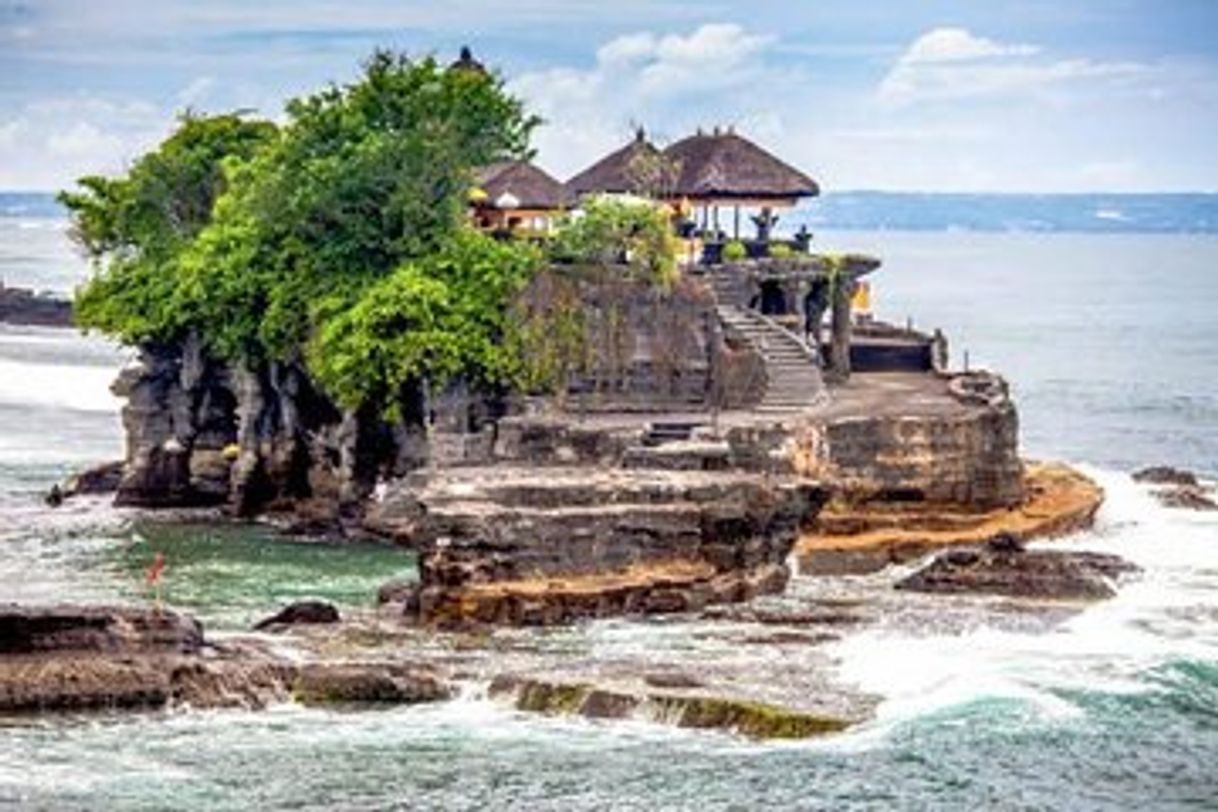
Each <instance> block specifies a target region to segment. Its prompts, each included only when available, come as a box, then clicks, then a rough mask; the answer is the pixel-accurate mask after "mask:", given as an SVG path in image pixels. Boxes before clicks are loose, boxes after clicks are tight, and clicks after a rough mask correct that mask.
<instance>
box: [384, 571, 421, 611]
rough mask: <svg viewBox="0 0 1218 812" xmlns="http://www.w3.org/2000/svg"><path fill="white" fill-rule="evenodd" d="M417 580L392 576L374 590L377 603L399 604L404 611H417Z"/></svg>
mask: <svg viewBox="0 0 1218 812" xmlns="http://www.w3.org/2000/svg"><path fill="white" fill-rule="evenodd" d="M419 588H420V587H419V582H418V581H407V580H404V579H401V578H394V579H393V580H391V581H386V582H385V583H383V584H381V586H380V588H379V589H377V591H376V602H377V604H378V605H381V606H383V605H385V604H387V603H394V604H401V606H402V608H403V611H404V612H407V613H409V612H411V610H414V611H417V610H418V606H419Z"/></svg>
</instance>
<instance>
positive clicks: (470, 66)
mask: <svg viewBox="0 0 1218 812" xmlns="http://www.w3.org/2000/svg"><path fill="white" fill-rule="evenodd" d="M448 69H449V70H467V71H471V72H473V73H486V66H485V65H483V64H482V63H481V62H479V61H478V60H477V59H474V54H473V51H471V50H470V49H469V46H468V45H466V46H464V47H462V48H461V55H460V56H459V57H458V58H457V59H456V60H454V61H453V62H452V64H450V65H449V66H448Z"/></svg>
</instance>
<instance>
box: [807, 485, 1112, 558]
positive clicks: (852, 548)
mask: <svg viewBox="0 0 1218 812" xmlns="http://www.w3.org/2000/svg"><path fill="white" fill-rule="evenodd" d="M1025 471H1026V473H1025V477H1024V487H1023V492H1024V499H1023V501H1022V502H1021V503H1020V504H1018V505H1016V506H1013V507H1009V508H998V509H991V510H978V509H977V507H976V506H973V505H968V504H935V503H930V504H927V503H924V502H917V501H914V502H908V501H899V500H891V501H883V500H877V501H869V502H862V503H855V502H851V501H848V500H835V501H833V502H831V503H830V504H829V505H826V507H825V509H824V510H822V511H821V512H820V514H818V516H817V518H816V523H815V526H814V527H813V528H812V531H811V532H809V533H807V534H805V535H804V536H802V537H801V538H800V540H799V543H798V544H797V545H796V548H795V554H796V556H797V558H798V560H799V568H800V572H803V573H806V574H813V575H848V574H863V573H868V572H876V571H878V570H882V569H884V568H885V567H887V566H890V565H892V564H900V563H905V562H909V561H913V560H915V559H918V558H920V557H922V556H924V555H926V554H927V553H928V552H931V551H933V550H935V549H938V548H940V547H948V546H958V545H978V544H984V543H985V542H987V541H989V540H990V539H992V538H995V537H997V536H1002V535H1011V536H1015V537H1016V538H1019V539H1031V538H1053V537H1057V536H1064V535H1067V534H1070V533H1076V532H1079V531H1081V530H1085V529H1087V528H1089V527H1091V525H1092V524H1093V522H1094V520H1095V515H1096V512H1097V511H1098V510H1099V508H1100V505H1101V504H1103V501H1104V491H1103V489H1101V488H1100V486H1099V485H1097V484H1096V483H1095V482H1094V481H1092V480H1091V479H1090V478H1088V477H1087V476H1086V475H1084V474H1082V473H1081V472H1079V471H1076V470H1075V469H1073V468H1070V467H1069V466H1066V465H1061V464H1058V463H1030V464H1028V465H1027V466H1026V469H1025Z"/></svg>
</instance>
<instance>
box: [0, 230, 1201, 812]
mask: <svg viewBox="0 0 1218 812" xmlns="http://www.w3.org/2000/svg"><path fill="white" fill-rule="evenodd" d="M51 233H53V232H51ZM2 235H3V232H2V231H0V240H3V239H4V237H3V236H2ZM818 239H819V240H820V241H821V242H822V244H823V245H824V246H825V247H828V248H853V249H863V250H873V251H875V252H876V253H878V254H880V255H882V256H883V257H884V258H885V261H886V265H885V268H884V269H883V270H881V271H880V272H879V274H877V276H876V278H875V284H876V292H875V297H874V299H875V303H876V308H877V311H878V312H879V314H880V315H882V316H886V317H889V318H892V319H894V320H898V321H903V320H904V317H905V316H906V314H911V315H914V316H916V322H917V323H918V324H921V325H925V326H936V325H938V326H943V327H944V328H945V329H947V330H948V331H949V334H950V335H951V337H952V339H953V348H954V350H955V351H956V353H957V358H959V357H960V353H961V352H962V351H963V350H964V349H967V350H968V352H969V358H970V363H972V364H973V365H980V364H987V365H993V366H995V367H996V368H998V369H1001V370H1002V371H1004V372H1006V373H1007V374H1008V375H1009V376H1010V377H1011V379H1012V382H1013V384H1014V386H1015V388H1016V391H1017V394H1018V397H1019V401H1020V405H1021V415H1022V419H1023V437H1024V443H1025V447H1026V448H1027V450H1028V451H1029V453H1032V454H1037V455H1042V456H1046V457H1056V458H1064V459H1067V460H1070V461H1074V462H1077V463H1082V464H1084V465H1085V466H1087V468H1088V470H1089V471H1090V472H1091V473H1093V474H1094V475H1095V476H1096V477H1097V478H1098V479H1099V480H1100V481H1101V482H1102V484H1103V485H1104V486H1105V488H1106V489H1107V490H1108V494H1109V498H1108V502H1107V504H1106V505H1105V507H1104V509H1103V510H1102V512H1101V515H1100V517H1099V522H1098V525H1097V527H1096V529H1095V530H1094V531H1093V532H1089V533H1086V534H1082V535H1080V536H1078V537H1076V538H1074V539H1071V540H1068V541H1065V542H1059V544H1065V545H1067V546H1073V547H1077V548H1080V549H1092V550H1101V551H1111V552H1116V553H1119V554H1121V555H1124V556H1126V557H1128V558H1130V559H1132V560H1133V561H1135V562H1137V563H1138V564H1140V565H1141V566H1143V567H1144V568H1145V574H1144V575H1143V576H1142V577H1141V578H1140V579H1139V580H1137V581H1136V582H1134V583H1132V584H1130V585H1128V586H1126V587H1125V588H1123V589H1122V591H1121V593H1120V595H1119V596H1118V597H1117V598H1116V599H1114V600H1112V601H1108V602H1106V603H1103V604H1099V605H1097V606H1095V607H1092V608H1089V609H1087V610H1086V611H1084V612H1081V613H1080V614H1078V615H1077V616H1075V617H1073V618H1070V619H1069V620H1067V621H1066V622H1064V623H1061V624H1059V625H1055V626H1052V627H1051V628H1049V629H1048V630H1040V631H1030V630H1021V629H1020V628H996V627H994V626H992V625H988V624H986V623H984V622H981V621H978V622H977V623H973V624H970V623H961V622H959V620H958V619H957V620H956V622H952V623H944V624H942V625H936V624H926V623H923V622H920V621H919V622H914V621H912V620H911V619H910V618H906V617H902V616H901V615H900V613H894V615H893V616H892V617H891V618H887V619H886V622H884V623H881V624H879V625H878V626H875V627H869V628H868V629H867V630H865V631H863V632H860V633H857V634H851V635H848V636H847V637H846V638H844V639H843V640H842V641H841V642H840V643H837V644H834V645H832V646H831V647H830V648H829V652H830V654H831V655H832V656H833V658H834V660H835V662H836V666H835V668H836V670H837V672H838V676H839V678H840V679H841V680H843V681H845V682H847V683H850V684H853V685H856V686H857V687H858V688H859V689H860V690H863V691H866V692H870V693H875V694H878V695H880V696H882V697H884V701H883V703H882V704H881V705H880V706H879V708H878V709H877V715H876V718H875V720H874V721H873V722H870V723H868V724H866V725H864V726H862V727H861V728H859V729H857V730H855V731H853V732H851V733H849V734H847V735H844V736H840V737H836V738H831V739H827V740H824V741H816V742H804V743H797V744H757V743H751V742H746V741H743V740H739V739H736V738H733V737H731V736H728V735H719V734H699V733H692V732H685V731H676V730H672V729H669V728H666V727H661V726H658V725H650V724H643V723H633V722H632V723H614V724H601V723H596V722H591V721H583V720H551V719H543V718H538V717H536V716H529V715H524V714H518V713H515V712H512V711H509V710H506V709H505V708H503V707H501V706H499V705H497V704H495V703H491V702H489V701H486V700H485V699H483V698H481V697H480V696H478V695H477V694H476V693H473V694H471V695H468V696H464V697H462V698H461V699H459V700H457V701H454V702H449V703H443V704H440V705H435V706H430V707H421V708H403V709H394V710H388V711H370V712H345V713H344V712H330V711H320V710H310V709H303V708H298V707H295V706H284V707H279V708H275V709H272V710H271V711H269V712H265V713H247V712H236V711H223V712H176V713H168V714H148V715H138V716H126V717H105V716H101V717H99V716H88V717H79V718H56V719H41V720H36V721H26V722H20V723H16V722H14V723H12V724H9V725H7V726H6V727H4V728H3V730H2V732H0V807H12V808H34V809H38V808H45V809H119V810H121V809H141V810H143V809H281V808H289V809H384V808H421V809H491V808H493V809H506V808H513V809H539V810H544V809H553V810H568V809H697V810H721V809H739V810H752V809H759V808H776V809H877V808H878V809H888V808H910V809H978V808H986V809H990V808H992V809H1070V810H1075V809H1190V808H1191V809H1213V808H1218V778H1216V777H1215V775H1216V774H1215V771H1214V767H1213V765H1214V764H1215V763H1216V762H1218V518H1215V517H1214V516H1212V515H1204V514H1192V513H1182V512H1174V511H1169V510H1166V509H1163V508H1161V507H1159V506H1158V505H1157V504H1156V503H1154V501H1153V500H1152V499H1151V498H1150V496H1149V495H1148V494H1147V492H1146V490H1145V489H1143V488H1141V487H1139V486H1136V485H1134V484H1133V483H1132V482H1131V481H1130V480H1129V478H1128V476H1127V473H1126V472H1127V471H1128V470H1129V469H1131V468H1133V467H1135V466H1138V465H1143V464H1149V463H1155V462H1172V463H1177V464H1182V465H1186V466H1190V467H1194V468H1196V469H1198V470H1201V471H1204V472H1207V473H1208V474H1210V475H1214V474H1218V384H1216V383H1215V381H1218V353H1216V352H1214V351H1213V348H1214V347H1218V316H1216V315H1215V314H1218V238H1215V237H1212V236H1211V237H1198V236H1133V235H1105V236H1079V235H1069V234H1062V235H1050V236H1045V235H1011V234H990V235H978V234H951V233H938V234H903V233H868V232H854V233H850V234H823V235H818ZM48 250H49V249H48ZM4 256H6V254H5V253H4V252H3V251H0V257H4ZM14 267H15V266H9V267H8V268H5V269H3V270H2V271H0V272H2V273H3V274H4V275H6V278H10V281H12V282H13V283H14V284H17V283H19V282H20V279H18V278H12V274H13V273H14V272H15V270H14ZM22 267H23V268H24V270H20V269H17V270H19V272H20V273H23V274H35V275H36V276H37V278H38V279H40V280H43V281H42V282H40V283H39V284H40V286H45V287H56V286H58V287H60V289H66V288H68V287H70V286H71V284H72V281H73V279H75V278H77V277H78V275H79V273H80V272H81V268H80V266H79V265H75V266H73V265H71V264H69V263H68V262H66V261H65V262H59V261H56V262H55V263H50V262H41V263H39V262H35V263H33V265H32V266H31V265H26V266H22ZM124 359H125V356H124V354H123V353H122V352H121V351H118V350H116V349H114V348H112V347H109V346H108V345H106V344H104V343H103V342H100V341H96V340H84V339H80V338H78V337H71V336H67V335H65V334H62V333H54V332H51V331H37V330H16V329H13V328H7V329H6V328H0V547H2V549H3V555H2V556H0V600H22V601H39V600H56V599H68V600H117V601H133V602H138V601H142V600H147V599H148V596H147V595H146V594H145V593H144V592H143V586H142V583H141V573H142V569H143V567H144V566H145V562H146V561H147V560H148V558H149V556H150V553H151V550H152V549H153V547H164V548H165V549H166V550H169V551H170V552H169V553H168V555H169V562H170V567H171V569H170V577H169V589H170V590H171V593H172V594H171V595H170V599H171V601H172V602H174V603H175V604H179V605H183V606H186V607H188V608H191V609H192V610H194V611H197V612H199V613H200V614H202V615H203V616H204V618H205V620H207V622H208V623H209V624H211V625H213V626H216V627H219V628H239V627H242V626H243V625H245V624H246V623H248V622H249V620H250V619H252V618H253V617H256V616H258V615H260V614H261V613H263V612H264V611H270V610H273V609H274V608H275V607H276V606H277V605H279V604H280V603H281V602H282V601H283V600H286V599H288V598H289V597H293V596H296V595H304V594H316V595H322V596H327V597H330V598H332V599H334V600H336V601H338V602H340V603H343V604H345V605H350V606H358V605H361V604H363V605H366V602H367V601H368V600H369V599H370V597H371V592H372V590H373V589H374V587H375V585H376V584H379V583H380V581H382V580H384V579H385V578H388V577H394V576H397V575H402V574H408V573H409V571H410V567H411V565H412V564H411V562H410V561H409V559H408V558H407V557H405V556H402V555H400V554H399V553H397V552H396V551H393V550H388V549H385V548H379V547H370V548H360V549H358V550H354V551H346V550H342V549H338V548H335V547H332V546H327V545H303V544H282V543H273V540H271V539H269V538H267V535H268V533H267V531H264V530H260V529H257V528H250V527H227V528H215V527H208V526H196V527H166V526H158V525H155V524H140V523H137V522H136V521H135V520H134V519H133V517H132V516H131V515H126V514H123V513H121V512H116V511H113V510H111V509H109V508H107V507H105V506H104V505H101V504H100V503H80V504H77V505H73V506H70V507H68V508H65V509H64V510H61V511H54V512H52V511H49V510H48V509H46V508H44V507H42V506H41V505H40V503H39V502H38V501H37V496H38V494H39V492H40V491H41V490H42V489H43V488H44V487H45V485H46V482H47V481H48V479H50V478H53V476H57V475H58V474H59V473H61V472H62V471H65V470H67V469H69V468H71V467H73V466H74V465H78V464H80V463H81V462H82V461H92V460H97V459H108V458H111V457H114V456H117V455H118V454H120V453H121V434H120V431H119V426H118V423H117V417H116V412H115V408H116V404H115V402H114V401H113V399H112V398H110V396H109V395H108V394H107V392H106V390H105V385H106V382H107V381H108V380H109V378H110V377H111V376H112V374H113V372H114V370H115V369H116V368H117V367H118V366H119V365H121V363H123V361H124ZM638 629H639V632H638V639H639V643H638V645H639V646H640V647H645V646H647V645H648V642H647V641H648V640H651V639H654V638H652V637H648V636H647V634H645V633H644V627H642V626H639V627H638ZM677 630H679V627H677V628H669V629H668V630H667V633H668V634H673V633H676V631H677ZM588 634H589V635H590V636H595V635H597V634H601V635H603V634H606V632H604V631H603V630H602V629H601V627H599V626H598V627H595V628H593V629H590V630H589V631H588ZM612 635H613V637H614V640H615V641H616V643H615V644H616V645H621V646H628V645H629V644H630V639H631V635H632V631H631V627H630V626H629V625H626V626H618V627H614V629H613V630H612ZM691 645H696V644H695V643H691ZM759 650H764V649H759Z"/></svg>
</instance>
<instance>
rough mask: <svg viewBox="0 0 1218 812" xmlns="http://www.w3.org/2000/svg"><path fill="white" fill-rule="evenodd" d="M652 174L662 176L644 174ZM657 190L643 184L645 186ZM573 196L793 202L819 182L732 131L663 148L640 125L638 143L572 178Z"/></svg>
mask: <svg viewBox="0 0 1218 812" xmlns="http://www.w3.org/2000/svg"><path fill="white" fill-rule="evenodd" d="M640 169H641V170H643V172H642V174H644V175H645V174H646V173H647V172H651V173H652V174H655V172H662V173H667V174H666V176H665V177H663V178H651V179H650V180H651V183H648V182H647V181H646V179H644V178H640ZM648 185H650V186H654V187H656V188H641V187H643V186H648ZM567 191H568V192H570V193H571V194H572V195H576V196H578V195H586V194H639V193H644V194H659V196H661V197H671V198H680V197H684V198H690V199H691V200H714V199H720V200H737V201H745V200H748V201H757V202H768V201H793V200H794V199H795V198H799V197H812V196H815V195H818V194H820V187H819V186H817V184H816V181H814V180H812V178H810V177H808V176H807V175H805V174H804V173H802V172H800V171H799V170H798V169H795V168H794V167H792V166H790V165H789V164H787V163H785V162H784V161H781V160H779V159H778V158H776V157H774V156H773V155H771V154H770V153H768V152H766V151H765V150H764V149H762V148H761V147H759V146H757V145H756V144H754V143H753V142H752V141H749V140H748V139H747V138H743V137H741V136H739V135H736V133H734V132H732V131H731V130H728V131H726V132H720V131H719V130H715V131H714V132H713V133H710V134H705V133H703V132H701V131H699V132H698V134H697V135H692V136H690V137H689V138H685V139H682V140H681V141H678V142H677V143H675V144H673V145H672V146H670V147H668V148H667V149H665V150H663V151H662V152H661V151H660V150H659V149H657V148H656V147H655V146H654V145H653V144H652V143H651V142H649V141H648V140H647V138H646V136H645V135H644V133H643V130H642V129H639V131H638V133H637V134H636V135H635V138H634V140H633V141H631V142H630V143H629V144H627V145H626V146H624V147H622V148H621V149H619V150H617V151H616V152H613V153H610V154H609V155H607V156H605V157H604V158H602V159H601V160H599V161H597V162H596V163H594V164H593V165H592V166H590V167H588V168H587V169H585V170H584V171H583V172H580V173H579V174H578V175H576V176H575V177H573V178H571V180H569V181H567Z"/></svg>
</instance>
